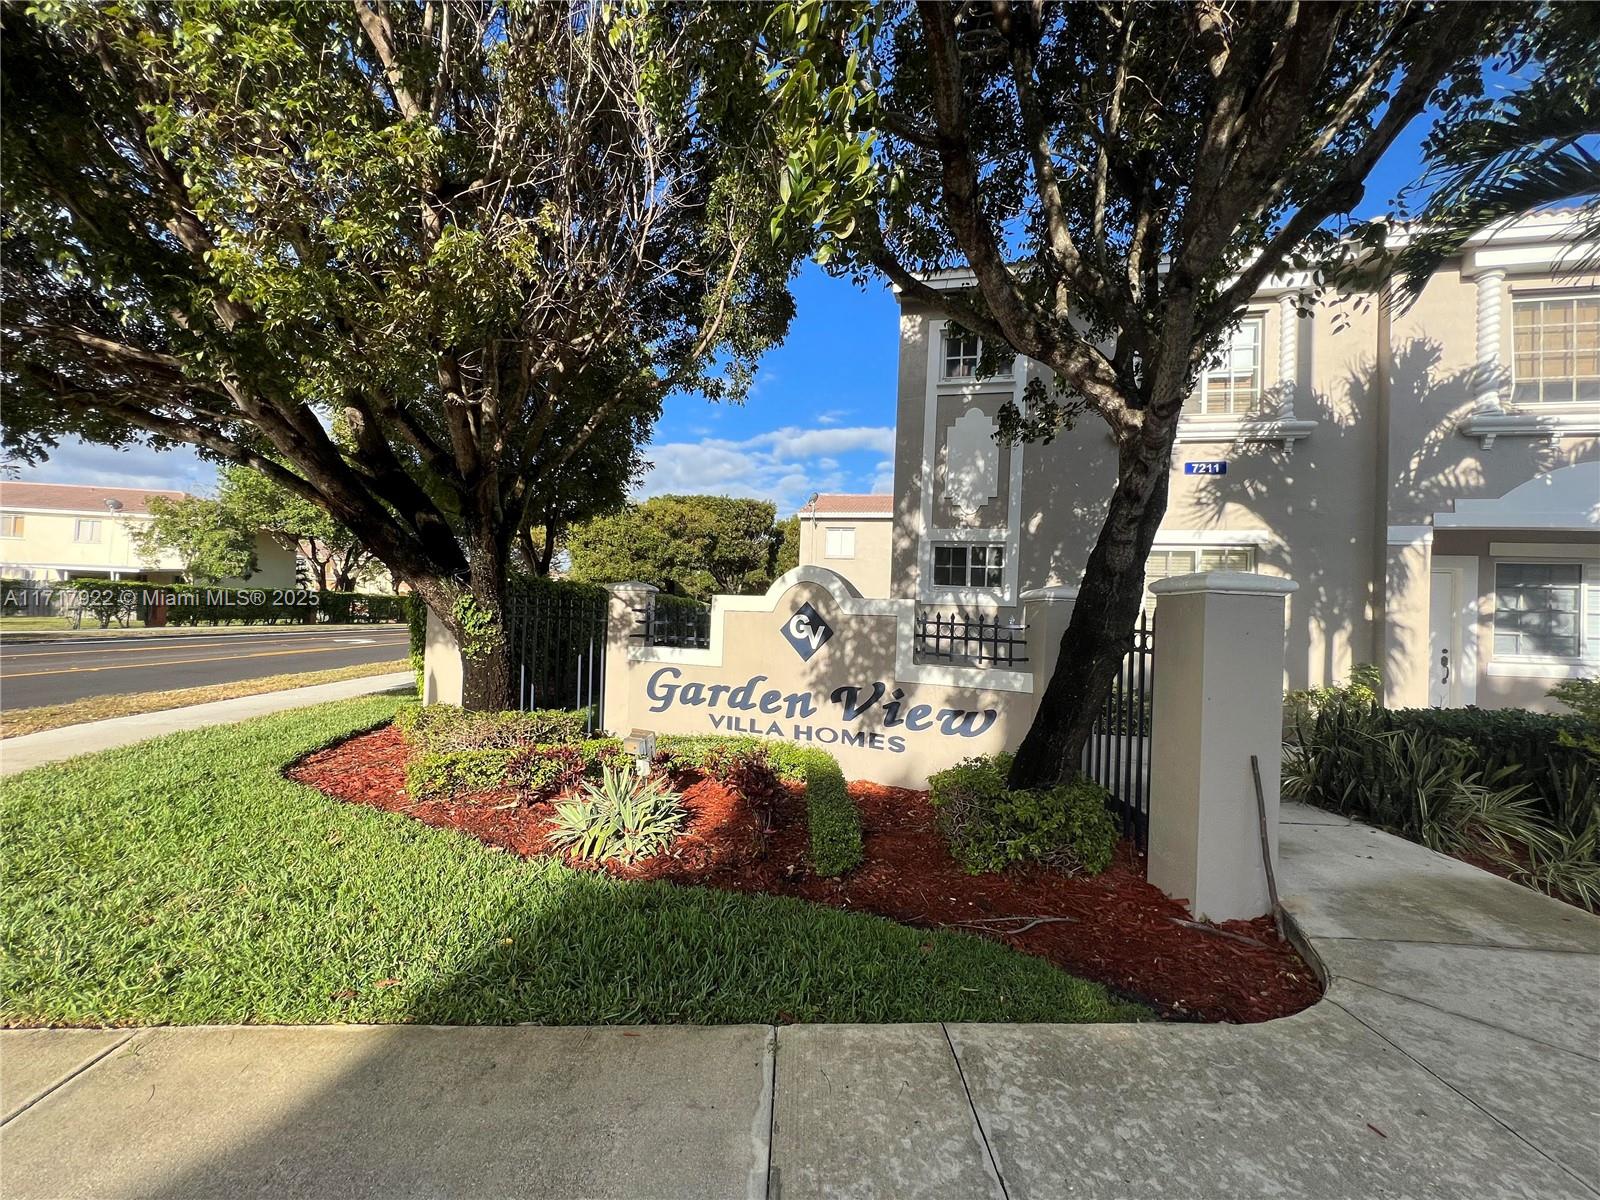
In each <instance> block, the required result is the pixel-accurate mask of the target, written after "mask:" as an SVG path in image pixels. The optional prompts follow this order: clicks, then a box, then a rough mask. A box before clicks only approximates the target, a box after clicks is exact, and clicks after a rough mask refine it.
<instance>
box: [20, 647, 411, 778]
mask: <svg viewBox="0 0 1600 1200" xmlns="http://www.w3.org/2000/svg"><path fill="white" fill-rule="evenodd" d="M415 686H416V677H415V676H414V675H413V674H412V673H411V672H410V671H389V672H386V673H384V674H382V675H367V676H364V677H363V678H361V679H342V680H340V681H339V682H337V683H318V684H313V685H312V686H310V687H300V688H286V689H285V690H283V691H281V692H262V693H261V694H260V695H256V696H240V697H239V698H238V699H236V700H215V701H213V702H212V703H210V704H191V705H189V706H188V707H186V708H166V709H162V710H160V711H159V712H152V713H138V714H136V715H134V716H131V717H112V718H111V719H110V720H106V721H90V722H88V723H86V724H83V725H65V726H62V727H61V728H60V729H46V730H43V731H42V732H40V733H27V734H23V735H22V736H21V737H14V738H6V739H4V740H0V777H3V776H6V775H15V774H17V773H18V772H19V771H26V770H28V769H29V768H30V767H38V766H43V765H44V764H45V763H53V762H61V761H63V760H64V759H68V758H75V757H77V756H78V755H80V754H92V753H94V752H95V751H97V750H114V749H116V748H117V747H118V746H131V745H132V744H133V743H134V742H143V741H147V740H148V739H150V738H153V737H161V736H162V735H163V734H168V733H181V732H183V731H184V730H187V729H204V728H205V727H206V726H207V725H230V724H232V723H233V722H235V721H244V720H248V719H249V718H251V717H264V716H266V715H267V714H268V713H275V712H284V711H286V710H288V709H291V708H305V707H307V706H308V705H312V704H324V703H326V702H327V701H329V700H348V699H350V698H351V697H352V696H369V695H372V694H374V693H376V692H392V691H396V690H398V689H400V688H407V689H412V688H415Z"/></svg>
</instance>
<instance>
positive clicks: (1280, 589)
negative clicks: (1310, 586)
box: [1150, 571, 1300, 596]
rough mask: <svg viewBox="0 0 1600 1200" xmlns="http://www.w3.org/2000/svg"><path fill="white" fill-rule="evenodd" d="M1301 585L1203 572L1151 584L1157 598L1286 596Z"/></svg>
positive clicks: (1249, 575) (1241, 574)
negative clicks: (1200, 595)
mask: <svg viewBox="0 0 1600 1200" xmlns="http://www.w3.org/2000/svg"><path fill="white" fill-rule="evenodd" d="M1299 588H1300V585H1299V584H1298V583H1296V582H1295V581H1294V580H1292V579H1284V578H1282V577H1280V576H1277V575H1257V574H1256V573H1255V572H1253V571H1201V572H1198V573H1196V574H1194V575H1172V576H1169V577H1168V578H1166V579H1158V580H1156V581H1155V582H1154V583H1152V584H1151V585H1150V590H1151V592H1153V593H1154V594H1155V595H1157V596H1184V595H1189V594H1191V593H1193V592H1206V593H1209V594H1211V595H1218V596H1287V595H1288V594H1289V593H1290V592H1294V591H1298V590H1299Z"/></svg>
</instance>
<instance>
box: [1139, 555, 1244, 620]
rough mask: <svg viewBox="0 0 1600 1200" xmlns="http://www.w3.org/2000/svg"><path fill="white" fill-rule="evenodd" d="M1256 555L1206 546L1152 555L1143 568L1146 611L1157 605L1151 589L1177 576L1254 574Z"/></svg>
mask: <svg viewBox="0 0 1600 1200" xmlns="http://www.w3.org/2000/svg"><path fill="white" fill-rule="evenodd" d="M1255 569H1256V552H1255V550H1254V549H1252V548H1251V547H1249V546H1206V547H1204V548H1197V549H1187V550H1176V549H1174V550H1164V549H1161V548H1159V547H1158V548H1157V549H1155V550H1152V551H1150V557H1149V558H1148V559H1146V560H1145V564H1144V586H1145V607H1146V608H1150V607H1152V606H1153V605H1154V604H1155V597H1154V596H1152V595H1151V594H1150V585H1151V584H1152V583H1154V582H1155V581H1156V580H1158V579H1168V578H1170V577H1172V576H1174V575H1193V574H1194V573H1195V572H1196V571H1254V570H1255Z"/></svg>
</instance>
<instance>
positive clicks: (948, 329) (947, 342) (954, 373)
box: [941, 322, 1011, 379]
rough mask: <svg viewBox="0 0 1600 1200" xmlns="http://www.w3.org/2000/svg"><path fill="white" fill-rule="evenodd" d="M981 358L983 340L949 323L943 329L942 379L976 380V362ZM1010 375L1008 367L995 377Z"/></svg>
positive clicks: (969, 331) (1003, 368)
mask: <svg viewBox="0 0 1600 1200" xmlns="http://www.w3.org/2000/svg"><path fill="white" fill-rule="evenodd" d="M982 357H983V339H982V338H980V337H979V336H978V335H977V334H975V333H973V332H972V331H971V330H967V329H963V328H961V326H959V325H957V324H955V323H954V322H951V323H949V324H947V325H946V326H945V327H944V374H943V375H942V376H941V378H944V379H976V378H977V377H978V362H979V360H980V359H981V358H982ZM1010 375H1011V369H1010V367H1009V366H1006V367H1002V369H1001V370H999V371H997V372H996V376H997V377H1001V378H1007V377H1009V376H1010Z"/></svg>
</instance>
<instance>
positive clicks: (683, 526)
mask: <svg viewBox="0 0 1600 1200" xmlns="http://www.w3.org/2000/svg"><path fill="white" fill-rule="evenodd" d="M776 511H777V510H776V509H775V508H774V506H773V505H772V504H771V503H770V502H768V501H765V500H740V499H734V498H732V497H728V496H654V497H652V498H650V499H649V500H646V501H644V502H642V503H640V504H634V505H630V506H628V507H627V508H625V509H623V510H622V511H621V512H617V513H614V514H612V515H610V516H604V517H599V518H596V519H595V520H592V521H589V522H587V523H586V524H583V525H580V526H577V527H576V528H574V529H573V530H572V531H571V533H570V534H569V535H568V538H567V550H568V552H569V553H570V554H571V555H572V577H573V578H574V579H581V580H589V581H592V582H596V583H620V582H622V581H623V580H630V579H637V580H640V581H641V582H644V583H650V584H654V585H655V586H656V587H658V588H661V589H662V590H663V591H664V592H666V591H673V592H679V593H683V594H686V595H689V596H693V597H696V598H698V599H705V598H707V597H709V596H711V595H713V594H714V593H719V592H721V593H728V594H735V595H739V594H746V593H752V592H760V591H764V590H766V587H767V585H768V584H770V583H771V582H772V580H773V578H774V572H775V566H776V563H777V559H778V554H779V551H780V550H781V548H782V542H783V534H782V532H781V531H780V529H779V528H778V527H776V526H775V525H774V520H773V518H774V516H775V514H776Z"/></svg>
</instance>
